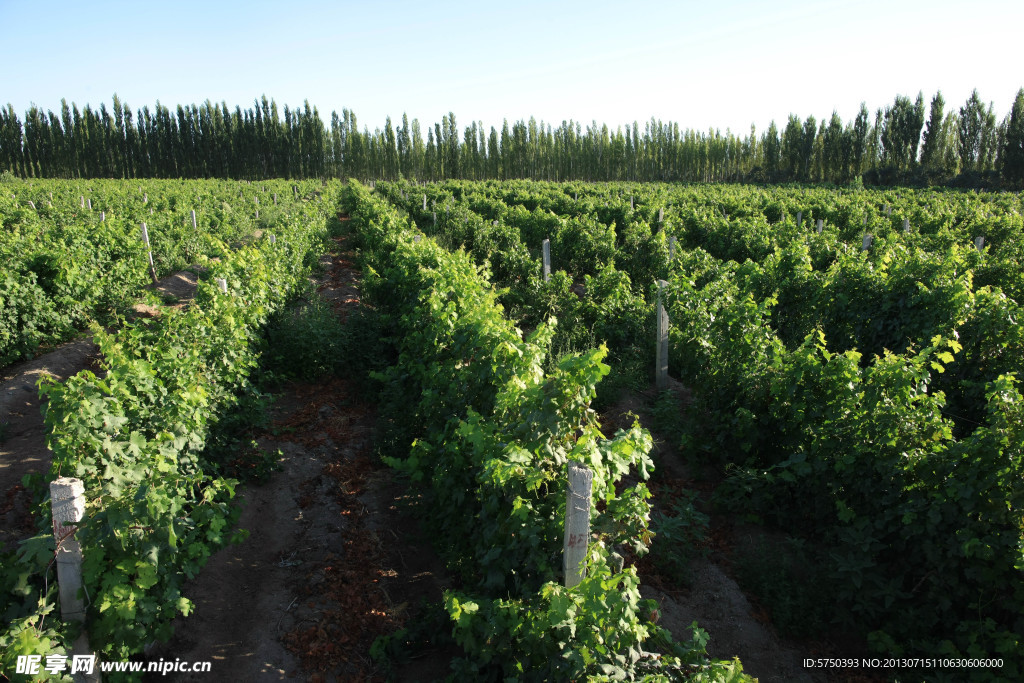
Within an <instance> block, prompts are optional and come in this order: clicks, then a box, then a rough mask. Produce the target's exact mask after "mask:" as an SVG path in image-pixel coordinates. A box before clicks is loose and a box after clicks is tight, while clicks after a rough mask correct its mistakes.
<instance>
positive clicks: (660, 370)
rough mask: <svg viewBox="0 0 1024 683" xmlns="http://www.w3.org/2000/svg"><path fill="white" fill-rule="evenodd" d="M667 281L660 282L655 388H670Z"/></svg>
mask: <svg viewBox="0 0 1024 683" xmlns="http://www.w3.org/2000/svg"><path fill="white" fill-rule="evenodd" d="M666 285H668V283H667V282H666V281H665V280H658V339H657V343H658V346H657V347H656V349H655V354H654V355H655V363H654V387H655V388H656V389H657V390H658V391H662V390H664V389H667V388H668V311H666V310H665V296H664V294H665V286H666Z"/></svg>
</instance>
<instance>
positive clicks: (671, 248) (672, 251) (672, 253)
mask: <svg viewBox="0 0 1024 683" xmlns="http://www.w3.org/2000/svg"><path fill="white" fill-rule="evenodd" d="M675 257H676V238H675V236H674V235H673V236H672V237H669V238H668V260H669V263H671V262H672V259H674V258H675Z"/></svg>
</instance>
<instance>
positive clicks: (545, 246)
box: [541, 239, 551, 282]
mask: <svg viewBox="0 0 1024 683" xmlns="http://www.w3.org/2000/svg"><path fill="white" fill-rule="evenodd" d="M541 252H542V254H543V259H544V264H543V265H544V282H547V281H548V280H550V279H551V240H548V239H546V240H544V242H543V243H541Z"/></svg>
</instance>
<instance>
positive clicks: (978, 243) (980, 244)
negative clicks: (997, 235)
mask: <svg viewBox="0 0 1024 683" xmlns="http://www.w3.org/2000/svg"><path fill="white" fill-rule="evenodd" d="M974 247H975V248H976V249H977V250H978V251H981V250H982V249H984V247H985V238H984V237H981V236H980V235H979V236H978V237H975V238H974Z"/></svg>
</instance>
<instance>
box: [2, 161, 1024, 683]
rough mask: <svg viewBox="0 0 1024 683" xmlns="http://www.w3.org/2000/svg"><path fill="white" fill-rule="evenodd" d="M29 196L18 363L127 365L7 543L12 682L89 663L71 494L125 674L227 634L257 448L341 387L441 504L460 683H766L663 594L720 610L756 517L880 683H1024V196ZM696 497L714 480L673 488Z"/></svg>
mask: <svg viewBox="0 0 1024 683" xmlns="http://www.w3.org/2000/svg"><path fill="white" fill-rule="evenodd" d="M0 190H2V192H0V221H2V223H3V228H2V234H0V253H2V258H3V262H4V272H3V276H2V280H0V365H8V364H11V363H15V362H19V361H23V360H25V359H30V358H32V357H34V356H36V355H38V354H39V353H41V352H44V351H46V350H48V349H50V348H53V347H55V346H56V345H59V344H60V343H62V342H64V341H66V340H68V339H72V338H74V337H76V336H77V335H79V334H81V333H82V331H83V330H86V329H88V330H91V333H92V335H93V338H94V340H95V342H96V344H97V345H98V347H99V350H100V352H101V358H100V360H99V362H98V366H97V367H94V368H92V369H86V370H83V371H82V372H80V373H78V374H76V375H75V376H73V377H71V378H69V379H67V380H66V381H63V382H57V381H53V380H43V381H42V382H41V383H40V386H39V392H40V394H41V396H42V398H43V399H44V406H45V407H44V414H45V423H46V432H47V436H46V438H47V445H48V447H49V449H50V451H51V452H52V462H51V463H49V470H48V472H45V473H39V474H37V475H33V476H30V477H28V480H27V487H28V489H30V490H32V491H34V492H35V493H34V495H35V502H36V505H35V507H34V514H35V524H36V527H37V528H38V534H37V535H32V534H22V536H21V537H14V536H11V535H10V534H5V536H4V537H3V540H4V541H5V542H7V547H6V548H0V552H3V553H4V555H3V558H2V569H0V584H2V586H3V589H4V590H3V594H2V595H3V597H2V598H0V611H3V612H4V613H5V616H6V622H7V623H8V624H9V625H8V626H7V627H6V629H5V630H4V631H3V632H0V648H2V651H3V654H2V655H0V672H5V673H8V675H9V676H10V675H11V674H10V673H9V671H12V670H13V667H14V660H15V657H16V655H18V654H29V653H31V654H47V653H59V652H65V651H68V648H69V646H70V644H71V642H72V641H73V640H74V639H75V638H76V637H77V635H78V632H77V630H76V628H75V627H74V626H69V625H67V624H64V623H62V622H61V621H60V618H59V615H60V604H59V601H58V597H57V596H58V591H57V589H56V587H55V585H54V580H53V579H54V576H55V574H54V571H53V567H52V562H51V561H52V559H53V556H54V552H55V541H54V538H53V533H52V526H51V520H50V519H49V517H48V515H49V501H48V500H47V493H46V486H45V484H44V482H47V481H49V480H51V479H54V478H55V477H58V476H63V477H68V476H71V477H77V478H79V479H81V480H82V481H83V483H84V488H85V491H86V499H87V501H86V515H85V518H84V521H83V522H82V523H81V524H80V525H79V526H78V529H77V532H76V534H75V538H76V539H77V541H78V542H79V543H80V545H81V547H82V549H83V557H84V560H83V568H82V574H83V578H82V580H83V584H84V588H85V591H84V592H85V593H86V594H87V595H88V608H87V613H86V620H85V623H86V626H87V630H88V637H89V642H90V645H91V647H92V648H93V649H94V650H96V651H97V652H99V653H102V654H103V655H104V656H105V657H108V658H122V659H127V658H129V657H139V656H142V653H143V651H144V649H145V648H146V647H147V646H149V645H150V644H151V643H152V641H154V640H167V639H168V638H169V637H170V636H171V630H172V628H171V623H172V620H174V619H175V618H177V617H178V616H179V615H186V616H187V615H188V614H189V613H190V612H191V611H192V610H193V609H194V607H196V606H194V605H193V604H192V602H191V601H190V600H188V599H187V598H186V597H184V593H183V591H185V590H186V586H187V584H188V582H189V581H190V580H193V579H194V578H195V577H196V576H198V575H200V571H201V570H202V569H203V566H204V565H205V564H206V562H207V560H208V559H209V558H210V557H211V555H212V554H214V553H216V552H217V550H218V549H220V548H222V547H224V546H225V545H226V544H228V543H229V542H231V541H236V542H242V541H243V539H244V537H245V533H246V532H245V531H244V530H241V529H237V528H236V522H237V519H238V514H239V512H238V508H237V506H234V505H233V504H232V498H233V496H234V494H235V490H236V486H238V485H239V480H247V479H250V478H251V477H252V475H253V474H254V473H259V474H262V473H264V472H265V471H267V470H269V469H271V468H272V462H273V460H274V457H273V455H272V454H268V453H262V452H261V451H260V449H258V448H250V447H248V445H246V444H244V439H242V438H241V437H239V433H241V431H240V430H239V429H237V426H238V423H239V422H241V421H244V419H245V418H246V416H247V415H248V416H251V414H252V413H256V412H260V411H261V410H262V409H263V407H264V403H265V402H266V401H267V396H266V393H265V389H264V387H265V386H266V385H267V382H268V376H272V375H274V373H277V374H278V375H280V376H285V375H289V373H291V374H292V375H294V374H296V373H299V374H301V372H302V370H303V367H305V369H306V370H307V371H308V370H309V369H310V368H314V367H316V368H320V367H321V366H322V368H328V369H330V370H329V372H331V373H334V374H338V375H342V376H344V377H346V378H348V379H350V380H352V381H355V382H358V383H359V384H360V385H361V386H362V387H363V390H362V392H363V393H361V394H360V396H361V398H360V399H359V400H361V401H364V402H366V403H369V404H372V405H373V406H374V408H375V412H376V426H375V428H374V438H373V448H374V453H375V454H376V461H377V462H378V463H383V464H384V465H386V466H387V467H388V468H389V474H388V477H389V478H390V479H392V480H394V481H395V482H398V483H399V484H400V485H401V486H402V487H403V488H405V489H406V490H407V491H408V495H409V496H412V497H414V498H415V499H416V500H417V501H419V503H418V505H417V508H416V515H417V516H418V518H419V519H418V521H419V523H420V524H422V525H423V527H424V528H425V529H426V530H427V533H428V534H429V536H430V537H431V538H432V539H433V540H434V544H435V549H436V552H437V553H438V555H439V557H440V558H441V560H443V563H444V566H445V568H446V572H447V574H448V576H449V577H450V581H451V587H450V588H448V589H447V590H446V591H445V593H444V598H443V610H440V609H439V610H438V611H440V612H441V613H442V617H441V619H442V625H441V626H440V629H439V630H440V631H443V632H444V633H445V638H447V640H446V641H445V642H446V644H447V646H448V647H449V648H450V649H451V653H452V656H451V658H450V659H451V661H450V663H449V665H450V668H449V671H450V672H451V673H452V674H453V675H454V678H455V679H456V680H652V681H654V680H694V681H701V680H707V681H711V680H736V681H739V680H751V679H750V677H749V675H748V674H749V671H745V667H744V665H743V664H741V663H740V661H739V660H738V659H734V658H732V655H734V654H736V653H729V654H723V653H720V652H715V653H714V655H712V654H709V652H711V651H713V648H709V647H707V644H708V634H707V633H706V632H704V631H703V630H701V629H700V628H699V624H696V625H695V626H694V627H692V628H691V629H687V630H686V632H681V630H680V629H676V630H675V631H670V630H669V629H668V628H666V627H665V626H664V625H662V624H659V619H658V611H659V605H658V604H657V603H656V602H654V601H652V600H649V599H644V598H642V597H641V592H640V591H641V589H642V586H641V584H642V583H644V582H646V581H647V577H648V576H650V577H651V578H652V580H654V581H656V582H658V583H659V585H662V586H664V585H666V583H668V584H676V585H677V587H678V586H679V585H682V586H683V588H685V584H686V578H685V577H686V573H687V572H686V568H685V565H686V563H687V558H688V557H690V556H696V555H698V554H700V553H701V552H704V553H705V554H706V553H707V552H708V547H709V546H711V545H714V546H715V547H716V550H715V552H716V553H718V554H722V555H723V556H732V557H734V558H737V557H738V555H736V554H732V555H730V553H731V548H732V546H734V545H735V538H734V537H730V535H729V529H730V528H732V527H733V526H736V527H739V526H742V527H743V528H756V529H759V530H764V532H765V533H766V534H770V536H766V537H770V538H773V539H775V540H776V542H777V543H776V545H775V546H774V547H770V548H769V547H762V548H761V550H760V553H759V555H760V556H759V557H758V558H757V560H758V561H759V562H760V563H761V564H759V565H758V564H751V562H749V561H747V562H740V561H739V560H738V559H737V560H736V562H735V565H734V567H733V569H734V573H735V574H736V575H737V577H738V579H739V580H740V583H741V584H742V585H743V587H744V589H745V590H747V591H748V592H749V593H750V594H751V595H752V596H754V599H755V600H756V601H757V604H758V605H759V606H760V607H761V608H762V609H763V610H764V612H765V613H766V614H767V615H768V618H769V619H770V620H771V622H772V624H773V625H774V628H776V629H777V630H779V631H780V632H783V633H784V634H785V635H790V636H792V637H794V638H798V639H804V642H806V639H808V638H811V637H812V636H818V637H820V638H821V639H822V640H819V641H817V642H818V643H819V646H820V643H822V642H824V643H829V644H834V643H837V642H840V641H841V642H844V643H849V646H848V647H849V650H850V651H851V652H854V653H856V656H858V657H861V656H863V657H868V656H880V657H890V658H891V657H903V658H933V659H934V658H947V659H999V660H1001V666H1000V667H999V668H978V669H971V670H966V669H943V668H942V667H935V666H934V665H933V666H931V667H924V668H908V669H900V670H895V671H894V670H889V671H887V672H886V674H887V675H889V676H890V677H892V676H898V677H899V678H900V680H951V681H952V680H965V679H972V680H975V679H976V680H1015V679H1018V678H1020V677H1021V676H1022V675H1024V659H1022V655H1021V653H1022V652H1024V643H1022V638H1024V617H1022V616H1021V615H1024V581H1022V579H1024V407H1022V405H1024V404H1022V397H1021V390H1020V384H1019V378H1020V377H1021V376H1022V374H1021V373H1022V371H1024V367H1022V366H1024V315H1022V314H1024V311H1022V307H1021V303H1019V302H1024V273H1022V272H1021V268H1020V264H1021V262H1022V260H1024V206H1022V203H1021V197H1020V195H1018V194H1007V193H998V194H996V193H991V194H977V193H961V192H952V191H921V190H908V189H902V190H899V191H896V190H887V191H873V190H835V189H821V188H816V189H811V188H808V189H800V188H782V187H778V188H769V189H763V188H754V187H749V186H733V185H717V186H680V185H668V184H646V183H611V184H591V183H579V182H577V183H547V182H533V181H504V182H498V181H477V182H471V181H460V180H452V181H446V182H439V183H430V184H422V185H421V184H414V183H409V182H405V181H395V182H377V183H376V184H375V186H374V187H372V188H371V187H367V186H363V185H361V184H359V183H357V182H355V181H350V182H349V183H347V184H345V185H342V184H340V183H337V182H334V183H327V184H321V182H320V181H301V182H298V183H293V182H285V181H267V182H265V183H263V182H258V183H255V184H252V183H246V182H231V181H144V182H141V183H140V182H138V181H98V180H92V181H46V180H35V181H20V180H19V181H8V182H3V183H0ZM341 219H343V220H341ZM142 224H146V238H145V240H143V238H142V231H141V226H142ZM341 235H344V237H345V239H347V240H349V243H350V245H351V247H352V248H353V249H355V253H356V255H357V258H358V267H359V268H360V269H361V273H362V274H361V282H360V284H359V290H360V296H361V302H360V305H359V307H358V312H357V313H355V314H351V315H349V316H348V317H347V318H346V319H345V322H344V325H340V324H337V325H334V326H331V325H326V324H325V326H324V327H323V328H322V329H327V330H331V333H330V334H324V335H323V336H321V337H317V336H316V335H313V337H314V338H313V340H312V341H311V342H310V345H311V346H312V347H313V348H311V349H307V354H309V355H308V357H307V359H308V361H309V362H307V363H306V364H305V366H303V364H302V363H299V362H297V361H295V360H294V359H292V361H291V364H290V365H289V361H288V360H287V359H285V358H282V356H281V354H280V353H277V352H276V351H275V349H276V348H277V347H275V343H276V341H275V340H276V339H278V337H280V336H281V335H280V334H278V333H276V332H275V329H278V328H279V326H280V324H281V321H282V319H284V320H290V319H292V318H295V317H301V316H316V315H319V314H321V313H323V310H324V309H322V308H318V307H317V305H316V304H315V303H310V302H314V301H315V299H316V296H315V293H311V292H310V286H309V277H310V276H311V275H312V274H314V271H315V266H316V263H317V260H318V258H319V256H320V254H321V253H323V252H324V251H326V250H327V249H328V248H329V247H330V244H331V241H330V238H331V237H334V238H337V237H338V236H341ZM150 259H152V260H150ZM183 269H192V270H193V271H194V272H195V273H196V275H197V279H198V287H197V290H196V293H195V297H194V299H193V300H192V301H190V302H189V303H188V304H187V305H182V304H181V303H180V302H178V301H174V300H163V299H161V298H160V297H159V296H158V295H157V294H156V293H155V292H156V291H159V290H154V289H153V288H150V287H149V286H148V285H149V283H151V282H152V281H154V280H159V279H160V278H162V277H166V276H168V275H171V274H173V273H176V272H178V271H181V270H183ZM172 298H173V297H172ZM140 303H145V304H146V305H147V306H149V307H151V308H153V309H154V310H156V311H157V314H155V315H148V316H140V315H138V310H139V306H140ZM318 311H319V312H320V313H318ZM664 319H667V321H668V327H667V331H666V332H664V334H663V337H664V338H663V339H660V338H659V334H660V333H659V327H660V326H659V320H662V321H663V320H664ZM275 326H278V327H277V328H276V327H275ZM293 343H294V340H293ZM285 355H287V354H285ZM335 356H338V357H335ZM339 358H343V360H339ZM324 371H325V372H327V370H324ZM666 375H667V377H666ZM652 386H657V387H658V390H657V391H652V390H651V387H652ZM629 396H634V397H635V396H647V397H648V398H649V400H648V405H647V409H646V410H645V411H643V412H645V416H644V420H645V421H647V422H649V424H645V423H642V422H641V420H640V419H634V420H633V421H632V424H626V425H623V426H621V427H619V426H618V425H616V426H614V427H613V426H612V422H613V421H612V420H609V419H607V416H609V415H611V414H612V413H613V412H614V411H613V407H615V406H618V405H621V403H622V401H623V397H629ZM645 400H646V399H645ZM0 419H4V420H6V419H7V418H6V417H4V418H0ZM652 431H657V433H658V434H659V435H660V438H661V439H663V440H667V443H665V444H663V445H662V446H661V447H658V448H655V443H654V439H653V437H652ZM0 450H2V446H0ZM654 453H657V457H654V455H653V454H654ZM240 454H241V455H240ZM4 464H5V465H7V464H8V463H6V462H5V463H4ZM577 466H581V467H585V468H586V470H587V471H589V474H590V476H591V477H592V489H591V493H590V498H589V500H587V501H586V506H585V507H586V508H587V509H589V513H588V519H589V529H588V531H587V533H586V534H585V535H584V536H583V537H582V538H583V543H582V545H583V554H584V558H585V560H584V564H583V567H582V569H583V571H582V572H581V574H582V576H581V578H580V580H579V581H578V582H575V581H570V580H568V578H569V575H570V574H573V573H574V571H575V568H571V567H566V566H563V550H568V548H569V547H570V546H572V545H576V544H578V543H579V540H580V538H579V537H576V536H573V537H572V539H571V540H570V539H569V538H568V537H567V523H566V516H567V514H568V513H569V511H568V510H567V508H568V507H571V506H569V504H568V502H567V500H568V499H567V491H568V489H569V486H570V481H569V479H570V472H571V470H573V469H574V468H576V467H577ZM678 468H682V471H684V472H686V476H685V477H684V479H685V481H684V486H682V487H681V488H680V487H675V488H672V487H670V486H667V485H666V479H665V477H666V475H665V472H666V470H669V469H678ZM4 471H5V472H6V471H7V470H6V469H5V470H4ZM273 476H279V475H273ZM16 485H17V483H16V482H14V481H11V482H8V481H7V480H6V479H5V480H4V482H3V486H2V488H3V489H4V490H3V491H0V493H4V492H5V491H7V490H8V489H10V488H11V487H13V486H16ZM710 519H713V520H715V521H714V523H713V524H712V525H711V528H709V520H710ZM713 535H715V539H718V541H717V542H716V541H715V539H713V538H711V536H713ZM15 541H17V542H18V543H15ZM748 559H749V558H748ZM773 561H774V562H775V564H772V562H773ZM758 567H760V569H757V568H758ZM677 593H678V591H677ZM679 595H682V597H680V598H679V600H682V601H685V600H686V597H685V590H683V591H682V593H679ZM198 609H202V606H201V605H200V606H198ZM185 623H186V624H187V623H188V621H187V620H186V621H185ZM353 623H354V622H353ZM353 637H354V636H353ZM423 637H424V636H423V634H422V633H419V634H417V633H416V628H415V627H414V625H413V624H409V623H407V624H406V627H405V629H403V630H400V631H397V632H393V633H391V634H384V635H382V637H380V638H378V639H377V640H376V641H375V642H374V643H373V646H372V648H371V649H370V654H372V655H373V661H374V663H375V664H374V666H375V667H376V668H375V669H373V670H372V671H366V670H363V671H362V672H361V673H362V674H363V675H366V676H367V677H372V676H378V677H383V676H384V675H385V674H386V672H387V670H388V668H389V667H388V664H387V661H388V659H389V658H400V656H401V654H402V650H404V649H410V648H415V647H416V643H415V641H416V640H417V638H423ZM710 637H711V639H712V640H713V639H714V637H715V634H714V633H711V634H710ZM307 649H308V648H307ZM811 649H813V647H811ZM834 652H835V654H836V656H838V651H834ZM339 666H340V664H339ZM335 671H336V672H337V669H336V670H335ZM12 680H16V678H14V677H13V676H12Z"/></svg>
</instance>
